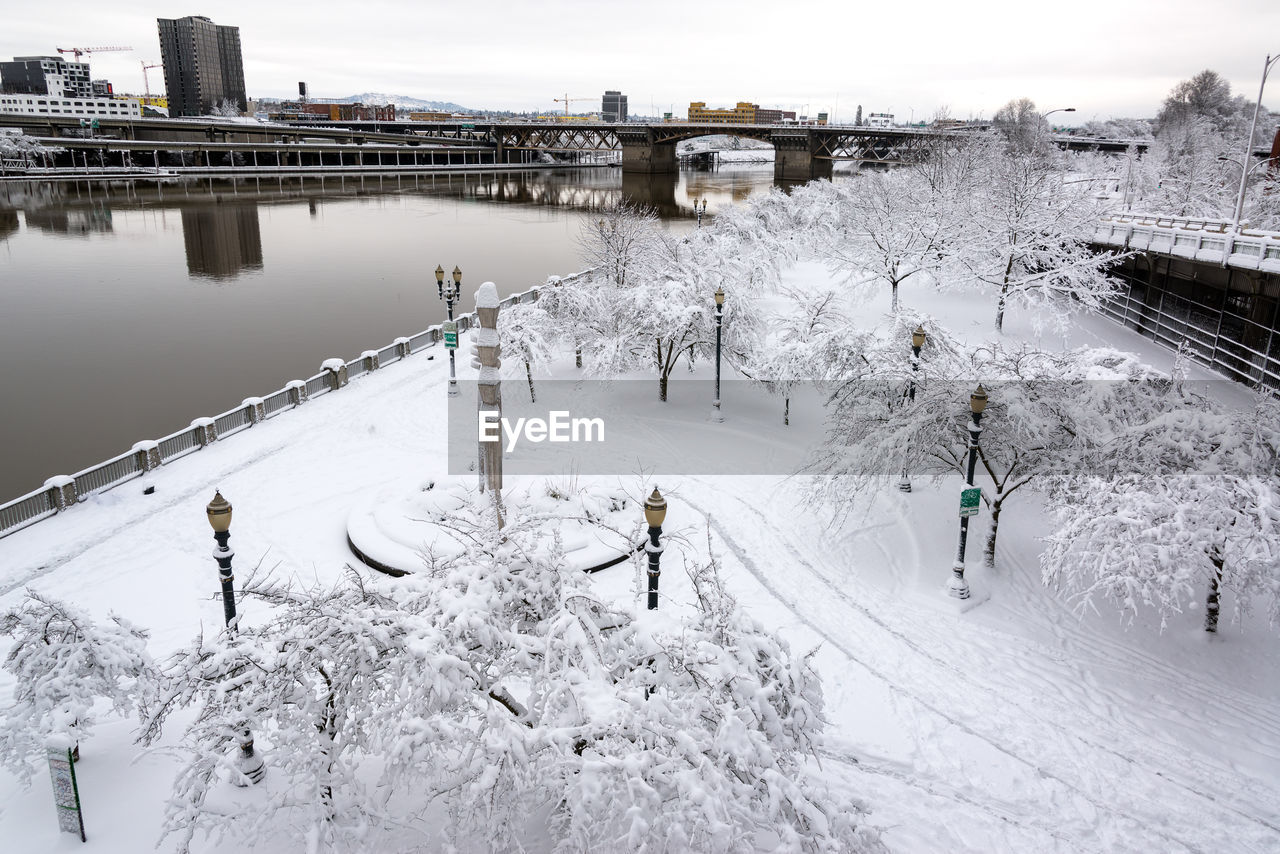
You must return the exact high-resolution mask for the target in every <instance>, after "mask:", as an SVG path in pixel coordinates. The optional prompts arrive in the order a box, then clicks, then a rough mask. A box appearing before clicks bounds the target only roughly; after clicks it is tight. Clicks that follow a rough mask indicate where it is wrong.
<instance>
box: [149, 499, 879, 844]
mask: <svg viewBox="0 0 1280 854" xmlns="http://www.w3.org/2000/svg"><path fill="white" fill-rule="evenodd" d="M491 514H492V509H491V508H490V507H488V506H486V505H484V504H483V503H481V501H480V500H479V499H477V502H476V503H473V504H469V505H464V506H463V507H461V508H459V509H458V510H457V512H456V513H454V514H453V515H452V516H451V517H450V520H449V521H448V524H449V525H450V528H451V532H452V534H453V535H454V537H455V538H456V539H458V540H459V541H460V542H463V543H465V545H466V550H465V552H464V553H463V554H461V555H460V556H458V557H457V558H454V559H451V560H444V561H437V562H436V563H435V564H434V565H433V566H432V567H431V569H430V570H428V571H424V572H421V573H417V574H415V575H413V576H409V577H406V578H403V579H397V580H394V581H393V580H390V579H378V580H377V581H376V582H375V581H367V580H362V579H361V578H360V577H358V576H356V575H354V574H351V575H350V576H348V577H347V578H346V579H344V580H343V581H342V582H341V583H340V584H339V585H337V586H335V587H334V588H332V589H330V590H323V591H321V590H296V589H289V588H283V587H278V586H261V587H257V588H255V589H248V590H246V594H247V595H259V596H263V597H265V598H266V599H267V600H268V601H271V602H272V603H273V604H274V607H275V611H276V613H275V616H274V617H273V619H272V620H271V621H270V622H269V623H267V624H265V625H263V626H261V627H246V626H242V628H241V629H240V631H239V633H238V634H237V635H235V636H228V635H223V636H222V637H221V638H219V639H218V640H217V641H215V642H213V643H210V644H205V643H203V642H197V643H196V644H195V645H193V646H192V648H191V649H190V650H187V651H185V652H183V653H180V654H179V655H177V656H175V657H174V659H173V660H172V661H171V662H170V664H169V668H168V669H169V674H170V676H171V678H172V679H173V683H172V684H173V689H172V690H171V691H170V694H169V697H168V705H169V706H170V707H176V706H178V705H182V704H185V703H193V704H197V705H199V707H200V711H199V713H198V716H197V718H196V720H195V721H194V722H193V723H192V725H191V727H190V728H189V729H188V731H187V734H186V736H185V737H184V740H183V750H184V752H185V753H186V755H187V757H188V758H187V762H186V765H185V767H184V768H183V770H182V771H181V773H180V775H179V778H178V783H177V785H176V787H175V797H174V799H173V801H172V802H171V804H170V806H169V810H168V818H167V823H166V830H167V832H169V833H174V834H177V835H179V836H180V838H181V841H182V847H183V848H185V847H186V845H187V844H188V843H189V842H190V840H191V839H192V837H193V834H194V833H196V832H197V831H198V830H206V831H214V832H215V833H216V832H221V831H226V830H230V829H232V828H233V827H234V829H235V831H236V833H237V834H238V835H239V834H241V833H243V834H248V835H254V834H261V833H264V832H268V833H269V832H275V833H279V832H288V833H290V835H291V836H293V837H294V838H297V837H298V836H299V835H301V837H302V838H306V839H308V840H309V844H312V845H314V846H315V847H326V848H330V849H333V850H352V851H355V850H359V851H366V850H385V849H388V848H392V847H396V846H410V847H411V846H415V845H416V846H418V847H423V846H427V847H438V846H439V845H440V844H441V843H442V842H443V843H444V844H446V845H450V846H454V847H455V849H456V850H467V851H474V850H491V851H512V850H522V846H523V844H524V843H525V842H527V841H528V839H529V838H530V835H531V834H533V835H541V836H545V835H546V834H547V833H548V832H550V833H551V834H552V838H553V841H554V844H555V846H556V850H562V851H588V850H604V849H618V850H632V851H641V850H644V851H682V850H698V851H738V850H743V849H744V848H745V847H747V846H749V845H758V846H761V847H764V848H770V849H774V850H781V851H830V852H835V851H842V852H843V851H856V850H866V849H870V848H872V847H873V846H874V844H875V843H874V839H873V837H872V836H871V835H870V834H869V832H868V831H865V830H862V829H860V828H858V827H855V825H854V819H855V818H856V817H857V815H858V811H857V809H856V807H855V806H854V805H853V804H848V803H841V802H835V801H833V800H830V799H829V798H828V797H827V796H826V795H825V794H824V793H823V792H821V791H820V790H818V789H816V788H815V787H814V786H812V785H810V784H809V783H808V782H807V781H806V778H805V770H806V769H805V767H804V766H805V762H806V761H807V759H808V758H809V757H811V756H812V755H813V753H814V750H815V747H816V746H817V745H818V744H819V743H820V738H821V730H822V726H823V722H822V718H821V712H822V704H821V693H820V687H819V683H818V679H817V676H816V674H815V673H814V672H813V671H812V669H811V668H810V666H809V663H808V659H807V658H804V657H797V656H794V655H792V653H791V652H790V650H789V649H788V648H787V646H786V644H785V643H783V642H782V641H780V640H778V639H777V638H776V637H774V636H773V635H772V634H770V633H769V632H767V631H765V630H764V629H763V628H762V627H761V626H760V625H759V624H757V623H755V622H754V621H752V620H750V619H749V618H747V617H746V616H745V615H743V614H742V613H741V611H740V610H739V609H738V608H737V606H736V604H735V603H734V602H733V600H732V599H731V598H730V597H729V596H728V595H727V594H726V593H725V591H724V588H723V586H722V585H721V584H720V582H719V580H718V578H717V577H716V574H715V569H714V566H711V567H702V568H700V569H698V570H695V571H694V584H695V588H696V589H697V591H698V595H699V600H700V603H699V608H698V610H697V613H696V615H695V616H694V617H693V619H692V620H689V621H685V622H683V623H681V622H680V621H679V620H668V621H666V622H656V623H655V622H653V621H652V620H651V621H649V622H646V623H644V624H641V623H639V622H638V621H637V620H636V617H635V615H634V613H633V612H632V611H631V610H630V609H629V608H628V609H619V608H617V607H612V606H610V605H608V604H606V603H605V602H603V601H602V600H601V599H599V598H598V597H597V596H596V594H595V592H594V590H593V589H592V587H591V583H590V581H589V580H588V577H587V576H585V575H583V574H582V573H580V572H576V571H570V570H568V569H566V568H565V565H564V562H563V560H562V555H561V550H560V546H559V543H558V541H557V539H556V537H555V536H553V535H551V534H549V533H548V530H550V528H549V526H548V524H547V520H546V519H544V518H540V517H537V516H534V515H530V514H525V515H521V514H520V513H518V512H515V510H514V508H512V512H511V513H510V514H509V516H510V518H509V519H508V522H507V525H506V526H505V528H504V529H503V530H502V531H501V532H499V531H498V530H497V528H496V526H495V525H494V520H493V518H492V515H491ZM375 586H376V587H379V588H380V589H379V590H375V589H374V588H375ZM646 613H647V612H646ZM162 714H163V712H162ZM246 721H252V722H253V726H254V728H255V734H259V733H260V740H259V743H260V744H264V745H265V747H266V757H267V762H268V765H269V767H270V769H271V770H270V771H269V773H268V775H267V778H266V780H265V781H264V782H263V783H262V784H261V785H260V786H258V787H256V788H255V790H254V792H253V794H254V797H253V798H252V799H246V800H245V802H244V803H242V804H238V805H237V809H236V810H235V811H234V813H233V814H228V811H227V810H226V809H224V808H222V807H221V805H219V804H218V803H217V799H215V798H212V797H211V795H212V793H213V789H214V784H215V783H217V781H218V780H219V779H220V777H221V776H224V775H225V773H227V772H230V771H231V770H232V769H231V767H230V766H231V762H230V760H229V759H228V758H227V757H228V755H229V753H230V752H231V748H232V746H233V741H234V736H235V733H236V732H237V729H238V727H240V726H241V725H242V724H243V723H244V722H246ZM375 784H376V785H375ZM415 826H418V827H420V828H422V829H421V830H418V829H415ZM441 837H443V839H441Z"/></svg>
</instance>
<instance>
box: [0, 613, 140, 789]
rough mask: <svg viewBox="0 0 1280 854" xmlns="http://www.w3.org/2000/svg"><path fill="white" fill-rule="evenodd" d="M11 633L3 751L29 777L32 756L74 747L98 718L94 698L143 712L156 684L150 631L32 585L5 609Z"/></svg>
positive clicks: (3, 627)
mask: <svg viewBox="0 0 1280 854" xmlns="http://www.w3.org/2000/svg"><path fill="white" fill-rule="evenodd" d="M0 634H4V635H7V636H8V637H11V638H13V640H14V644H13V647H12V648H11V649H10V650H9V654H8V655H7V656H6V657H5V660H4V668H5V670H8V671H9V672H10V673H12V674H13V675H14V677H15V679H16V684H15V686H14V697H13V702H12V703H11V704H9V705H7V706H4V707H3V708H0V757H3V762H4V765H5V766H6V767H8V768H9V769H10V770H12V771H13V772H14V773H15V774H17V775H18V776H19V777H20V778H21V779H22V780H23V782H24V783H29V782H30V779H31V767H30V765H29V764H28V763H29V761H30V760H31V759H32V758H36V759H43V758H44V755H45V750H46V748H48V747H56V748H59V749H62V748H76V747H77V746H78V744H79V743H80V742H81V741H83V740H84V739H86V738H88V737H89V735H90V734H91V730H92V728H93V725H94V724H95V723H96V722H97V718H96V716H95V714H94V705H95V704H96V703H97V702H98V701H99V700H107V701H109V702H110V703H111V705H112V707H113V708H114V709H115V711H116V712H118V713H121V714H123V713H127V712H130V711H138V712H141V711H142V710H143V708H144V707H145V704H146V701H147V699H148V697H149V694H150V692H151V687H152V678H153V671H152V664H151V659H150V657H149V656H148V655H147V650H146V638H147V633H146V632H145V631H143V630H142V629H139V628H137V627H136V626H133V625H131V624H130V623H128V622H127V621H126V620H124V619H123V618H121V617H117V616H115V615H112V616H111V618H110V621H109V622H108V623H106V624H102V625H99V624H98V623H95V622H94V621H93V619H92V618H91V617H90V616H89V615H88V614H86V613H85V612H83V611H80V610H78V609H76V608H74V607H72V606H71V605H68V604H66V603H64V602H60V601H58V600H57V599H53V598H51V597H48V596H44V595H41V594H39V593H36V592H35V591H33V590H28V591H27V598H26V600H25V601H23V603H22V604H21V605H19V606H18V607H16V608H13V609H11V610H9V611H7V612H5V613H4V614H3V615H0Z"/></svg>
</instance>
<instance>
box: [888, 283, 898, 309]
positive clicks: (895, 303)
mask: <svg viewBox="0 0 1280 854" xmlns="http://www.w3.org/2000/svg"><path fill="white" fill-rule="evenodd" d="M892 288H893V301H892V302H891V303H890V309H889V310H890V311H892V312H893V313H894V314H897V313H898V283H897V282H894V283H893V284H892Z"/></svg>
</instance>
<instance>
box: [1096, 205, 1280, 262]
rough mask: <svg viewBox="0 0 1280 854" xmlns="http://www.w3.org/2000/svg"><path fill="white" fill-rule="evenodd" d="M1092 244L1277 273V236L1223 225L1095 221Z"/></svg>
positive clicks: (1120, 218)
mask: <svg viewBox="0 0 1280 854" xmlns="http://www.w3.org/2000/svg"><path fill="white" fill-rule="evenodd" d="M1093 239H1094V240H1095V241H1096V242H1098V243H1104V244H1107V245H1110V246H1121V247H1124V248H1126V249H1137V250H1141V251H1145V252H1156V253H1161V254H1164V255H1174V256H1178V257H1182V258H1188V259H1191V260H1195V261H1204V262H1207V263H1213V264H1221V265H1223V266H1230V267H1240V268H1243V269H1246V270H1261V271H1263V272H1268V273H1280V233H1278V232H1274V231H1253V230H1250V229H1247V228H1243V229H1240V230H1239V231H1236V230H1234V229H1233V228H1232V224H1231V222H1229V221H1227V220H1210V219H1191V218H1187V217H1174V216H1159V215H1156V214H1109V215H1107V216H1104V217H1102V219H1101V220H1100V221H1099V223H1098V227H1097V228H1096V229H1095V231H1094V235H1093Z"/></svg>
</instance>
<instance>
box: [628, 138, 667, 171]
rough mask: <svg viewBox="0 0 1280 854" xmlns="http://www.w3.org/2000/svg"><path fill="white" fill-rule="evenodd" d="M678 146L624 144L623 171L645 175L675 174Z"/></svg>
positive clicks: (647, 143) (650, 143)
mask: <svg viewBox="0 0 1280 854" xmlns="http://www.w3.org/2000/svg"><path fill="white" fill-rule="evenodd" d="M677 168H678V161H677V160H676V144H675V143H674V142H658V143H652V142H646V143H630V142H623V143H622V171H623V172H639V173H643V174H649V175H654V174H661V173H664V172H675V171H677Z"/></svg>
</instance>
